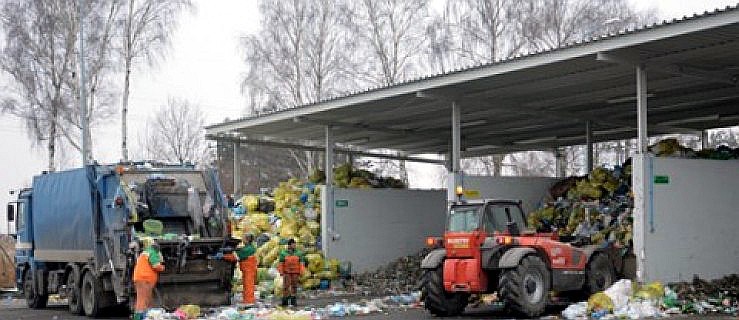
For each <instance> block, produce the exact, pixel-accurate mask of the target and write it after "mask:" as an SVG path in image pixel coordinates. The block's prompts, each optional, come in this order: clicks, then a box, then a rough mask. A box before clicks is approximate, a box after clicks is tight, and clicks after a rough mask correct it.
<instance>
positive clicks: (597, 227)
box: [527, 161, 633, 248]
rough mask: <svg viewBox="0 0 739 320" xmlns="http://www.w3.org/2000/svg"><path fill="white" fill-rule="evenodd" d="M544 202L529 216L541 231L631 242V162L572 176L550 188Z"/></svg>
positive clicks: (597, 240)
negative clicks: (584, 174) (611, 168)
mask: <svg viewBox="0 0 739 320" xmlns="http://www.w3.org/2000/svg"><path fill="white" fill-rule="evenodd" d="M550 196H551V198H549V199H548V200H547V201H545V203H544V205H543V206H542V207H541V208H540V209H538V210H536V211H534V212H531V213H530V214H529V215H528V218H527V219H528V224H529V226H530V227H533V228H536V229H537V230H538V231H540V232H555V233H557V234H559V236H560V237H561V238H563V240H564V239H565V238H572V239H576V240H577V241H585V242H589V243H594V244H602V243H604V242H610V243H612V244H614V245H616V246H619V247H623V248H626V247H628V246H629V245H630V241H631V232H632V231H631V230H632V217H631V214H632V210H633V198H632V195H631V163H630V161H627V162H626V163H624V164H623V165H622V166H616V167H615V168H614V169H613V170H609V169H606V168H596V169H595V170H593V171H592V172H590V174H588V175H587V176H585V177H571V178H567V179H564V180H562V181H560V182H558V183H556V184H555V185H554V186H552V188H551V189H550Z"/></svg>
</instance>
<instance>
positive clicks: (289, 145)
mask: <svg viewBox="0 0 739 320" xmlns="http://www.w3.org/2000/svg"><path fill="white" fill-rule="evenodd" d="M205 138H206V139H208V140H216V141H225V142H231V143H243V144H252V145H260V146H267V147H274V148H286V149H300V150H307V151H321V152H323V151H325V147H322V146H317V145H308V144H300V143H294V142H283V141H273V140H269V139H267V138H253V137H251V138H250V137H233V136H222V135H210V134H208V135H206V136H205ZM334 152H336V153H343V154H352V155H356V156H360V157H371V158H380V159H391V160H403V161H412V162H421V163H432V164H442V165H443V164H445V163H446V162H445V161H444V160H436V159H426V158H420V157H413V156H401V155H394V154H383V153H376V152H370V151H365V150H355V149H349V148H338V147H337V148H334Z"/></svg>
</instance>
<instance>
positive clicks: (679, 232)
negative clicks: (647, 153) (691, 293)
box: [634, 157, 739, 282]
mask: <svg viewBox="0 0 739 320" xmlns="http://www.w3.org/2000/svg"><path fill="white" fill-rule="evenodd" d="M644 161H645V162H646V164H647V168H648V170H647V174H648V176H647V178H648V180H647V181H646V187H647V188H648V190H646V191H647V192H645V196H646V197H647V200H646V203H647V208H646V210H645V213H644V215H643V216H641V217H640V216H638V215H637V216H635V223H634V228H635V230H634V238H635V239H634V244H635V246H636V248H635V250H636V252H637V253H639V251H641V250H640V249H639V248H638V246H639V242H640V241H639V240H638V238H639V233H640V232H641V234H642V235H643V238H642V239H643V246H644V250H643V260H642V261H643V262H641V263H642V265H641V268H642V270H643V272H644V276H645V278H644V279H645V280H646V281H654V280H659V281H663V282H676V281H690V280H691V279H692V278H693V275H698V276H700V277H701V278H704V279H715V278H720V277H722V276H724V275H727V274H732V273H739V231H738V230H739V161H733V160H726V161H722V160H697V159H676V158H652V157H647V158H646V159H645V160H644ZM650 162H651V163H650ZM650 195H651V199H650Z"/></svg>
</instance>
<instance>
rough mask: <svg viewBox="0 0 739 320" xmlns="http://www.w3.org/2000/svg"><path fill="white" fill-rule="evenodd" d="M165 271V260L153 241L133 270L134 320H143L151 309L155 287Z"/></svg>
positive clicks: (142, 253)
mask: <svg viewBox="0 0 739 320" xmlns="http://www.w3.org/2000/svg"><path fill="white" fill-rule="evenodd" d="M163 271H164V258H163V257H162V254H161V252H160V251H159V245H158V244H157V243H156V242H154V241H152V243H151V244H150V245H148V246H147V247H146V248H145V249H144V251H143V252H141V254H139V257H138V259H136V265H135V266H134V268H133V284H134V287H135V288H136V305H135V306H134V315H133V319H134V320H143V319H144V315H145V314H146V310H147V309H148V308H150V307H151V298H152V293H153V291H154V287H156V285H157V280H158V279H159V273H160V272H163Z"/></svg>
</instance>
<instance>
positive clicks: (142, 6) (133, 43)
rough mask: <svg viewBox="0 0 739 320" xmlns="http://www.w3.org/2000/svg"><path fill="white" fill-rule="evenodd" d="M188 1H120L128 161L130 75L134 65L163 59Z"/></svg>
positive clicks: (123, 145)
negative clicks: (121, 7) (121, 3)
mask: <svg viewBox="0 0 739 320" xmlns="http://www.w3.org/2000/svg"><path fill="white" fill-rule="evenodd" d="M192 7H193V6H192V2H191V1H190V0H139V1H136V0H124V4H123V12H124V14H123V15H122V17H121V20H120V25H121V28H122V45H121V46H120V48H119V50H120V52H119V53H120V56H121V59H122V60H123V61H122V62H123V97H122V98H121V157H122V159H123V160H124V161H127V160H128V145H127V144H128V97H129V95H130V94H131V88H130V87H131V72H133V71H134V69H135V68H136V67H137V66H140V65H142V64H144V65H149V66H151V65H153V64H155V63H156V62H157V61H158V60H160V59H161V58H163V57H164V54H165V51H166V49H167V47H168V46H169V43H170V40H171V36H172V33H173V32H174V30H175V28H176V27H177V22H178V19H179V17H180V13H181V12H182V11H184V10H186V9H192Z"/></svg>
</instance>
